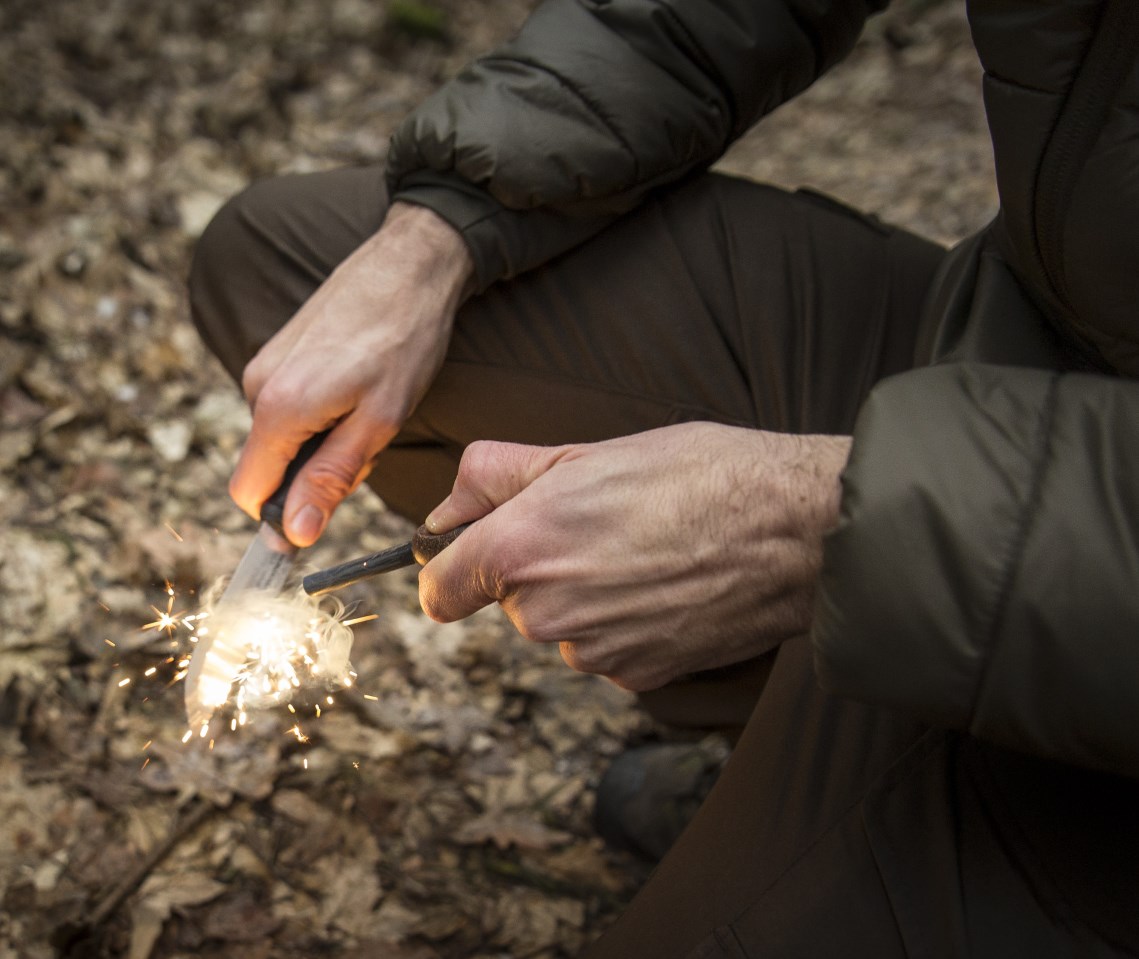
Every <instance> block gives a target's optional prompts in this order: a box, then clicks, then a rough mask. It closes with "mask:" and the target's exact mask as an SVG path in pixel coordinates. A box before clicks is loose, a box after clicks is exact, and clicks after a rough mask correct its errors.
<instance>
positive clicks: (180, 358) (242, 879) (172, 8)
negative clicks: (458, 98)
mask: <svg viewBox="0 0 1139 959" xmlns="http://www.w3.org/2000/svg"><path fill="white" fill-rule="evenodd" d="M527 7H528V4H527V3H524V2H522V0H478V2H472V0H466V2H460V0H439V3H438V4H437V6H436V7H434V8H433V9H434V10H435V11H436V14H430V11H428V15H426V16H425V15H423V14H424V8H421V7H416V6H415V5H413V4H412V3H410V2H408V0H388V2H384V0H328V2H326V3H321V4H315V3H304V2H302V0H241V2H237V0H197V2H194V3H186V4H174V3H154V2H152V0H106V2H102V3H95V4H93V3H88V2H81V0H5V2H4V4H3V7H2V8H0V90H2V91H3V96H2V97H0V341H2V345H0V524H2V527H0V528H2V529H3V533H2V543H3V549H2V550H0V821H2V822H3V823H4V827H3V829H2V830H0V897H2V898H0V959H17V957H18V959H41V957H48V956H53V955H56V954H61V955H71V956H77V957H82V956H93V957H94V956H108V957H109V956H115V957H119V956H122V957H128V959H148V957H155V959H168V957H176V956H186V955H191V954H192V955H195V956H197V957H199V959H212V957H228V956H241V957H243V959H261V957H298V959H300V957H305V959H311V957H316V956H325V957H336V959H352V957H364V956H369V957H374V956H378V957H393V959H449V957H467V956H482V957H491V956H509V957H516V959H522V957H533V959H539V957H548V959H555V957H564V956H572V955H574V954H576V953H577V952H578V951H579V949H580V948H581V947H582V945H583V944H584V943H586V942H588V941H589V940H591V939H592V938H593V937H595V936H596V935H597V934H598V933H599V932H601V931H602V930H603V929H604V928H605V926H606V925H607V924H608V923H609V922H611V921H612V919H613V918H614V917H615V916H616V915H617V914H618V913H619V911H620V909H621V907H622V905H623V904H624V903H625V902H627V901H628V899H629V898H630V896H631V895H632V894H633V893H634V892H635V890H636V888H637V886H638V885H639V884H640V883H641V882H642V881H643V879H644V877H645V874H646V871H645V867H644V866H643V865H642V864H640V863H638V862H636V861H634V860H632V859H630V858H628V857H626V856H623V855H619V854H617V853H614V852H611V851H609V850H607V849H606V848H605V847H604V846H603V845H602V844H601V842H600V841H599V840H598V839H597V838H596V837H595V836H594V835H593V831H592V828H591V825H590V811H591V802H592V798H591V797H592V790H593V787H594V786H595V785H596V783H597V781H598V778H599V776H600V774H601V773H602V771H603V770H604V768H605V765H606V763H607V762H608V761H609V759H610V758H611V757H612V756H614V755H615V754H617V753H619V752H620V751H621V750H622V749H624V748H625V747H626V746H627V745H629V744H631V743H636V742H641V741H644V740H646V739H651V738H653V737H657V736H660V735H662V734H663V733H664V731H662V730H660V729H657V728H656V727H654V726H653V725H652V724H651V723H650V722H649V721H648V720H646V719H645V718H644V717H643V716H642V715H641V714H640V713H638V711H637V709H636V706H635V703H634V701H633V699H632V697H631V696H629V695H628V694H626V693H623V692H622V691H620V690H618V689H617V688H615V687H613V686H612V685H610V684H609V683H607V682H606V681H604V680H601V679H596V678H593V677H587V676H582V675H579V674H576V673H574V672H572V671H571V670H569V669H568V668H566V667H565V666H564V665H563V664H562V663H561V661H560V659H558V657H557V652H556V650H548V649H541V648H535V647H533V646H530V645H529V644H527V643H525V642H524V641H522V640H521V639H520V638H519V637H518V636H517V635H516V634H515V633H514V632H513V630H512V628H511V627H510V625H509V623H508V622H506V620H505V619H504V618H503V617H502V616H501V614H500V613H499V612H498V611H497V610H488V611H485V612H483V613H480V614H478V615H476V616H474V617H472V618H471V619H469V620H467V621H465V622H463V623H459V624H455V625H451V626H446V627H443V626H438V625H435V624H433V623H431V622H430V621H429V620H427V619H426V618H425V617H424V616H423V615H422V613H421V612H420V611H419V609H418V604H417V598H416V582H415V576H414V574H413V573H412V572H410V571H408V572H404V573H398V574H393V575H391V576H388V577H385V578H382V579H383V581H382V582H377V581H372V583H370V584H369V585H367V586H366V587H363V586H360V587H355V588H354V591H352V592H350V593H349V599H350V601H351V602H352V603H353V605H354V615H358V616H363V615H367V614H371V613H377V614H379V615H378V618H376V619H374V620H371V621H368V622H365V623H361V624H360V625H358V626H357V627H356V628H355V643H354V646H353V650H352V661H353V663H354V665H355V668H356V670H357V672H358V674H359V679H358V683H357V685H356V686H355V687H354V688H353V689H350V690H345V691H342V692H338V693H337V694H336V696H335V699H336V701H335V704H334V705H333V706H332V707H327V706H326V708H325V709H324V711H323V715H322V716H321V717H320V718H319V719H317V718H316V710H315V705H314V704H313V703H311V702H310V703H308V705H307V706H305V707H304V709H305V710H306V711H305V712H304V718H303V720H302V724H303V727H304V733H305V734H306V739H307V741H303V742H302V741H301V740H302V737H301V736H300V735H299V734H297V733H296V732H295V731H294V730H293V727H294V726H296V725H297V722H298V719H297V716H296V715H294V714H291V713H289V712H287V711H286V710H285V709H283V708H280V709H276V710H272V711H267V712H264V713H262V714H259V715H258V716H257V717H256V719H255V721H254V722H253V723H252V724H251V725H249V726H247V727H245V728H242V729H239V730H238V731H237V732H236V733H233V734H226V735H223V736H219V737H218V738H217V740H216V743H214V746H215V748H213V749H212V750H211V749H208V748H206V746H205V745H204V744H203V743H199V742H197V741H196V740H195V741H191V742H190V743H188V744H183V742H182V735H183V733H184V731H185V718H184V713H183V706H182V695H181V688H180V686H179V684H177V683H176V682H175V681H174V677H175V674H176V672H177V666H178V662H179V660H180V659H181V657H182V656H183V655H184V654H185V653H186V651H188V650H189V649H190V648H191V647H190V631H189V629H188V628H186V627H185V626H184V625H177V626H175V628H173V629H170V630H162V629H157V628H151V629H143V628H142V627H143V626H144V624H146V623H148V622H154V621H156V620H158V619H159V618H160V616H159V614H160V613H162V612H170V613H173V614H175V617H174V618H176V619H177V618H179V617H178V615H177V614H186V615H189V614H190V613H192V612H193V611H194V609H195V607H196V603H197V597H198V596H199V594H200V593H201V591H202V590H203V588H205V587H206V586H208V585H209V584H211V583H212V582H214V581H215V580H217V579H218V577H220V576H223V575H224V574H226V573H229V572H231V571H232V569H233V567H234V565H235V563H236V561H237V559H238V558H239V557H240V555H241V552H242V550H243V548H244V546H245V544H246V543H247V542H248V540H249V539H250V537H251V535H252V532H253V526H252V524H251V523H250V521H249V520H248V519H247V518H245V517H244V516H243V515H242V514H240V513H239V511H238V510H237V509H236V507H234V506H233V505H232V503H231V502H230V501H229V499H228V497H227V496H226V482H227V479H228V476H229V473H230V471H231V469H232V466H233V464H234V461H235V456H236V453H237V451H238V449H239V448H240V445H241V443H242V440H243V437H244V434H245V431H246V429H247V428H248V422H249V419H248V413H247V411H246V409H245V406H244V403H243V401H242V399H241V397H240V395H239V393H238V391H237V389H236V388H235V387H234V385H233V384H232V383H231V382H230V381H229V380H228V378H227V377H226V375H225V374H224V373H223V371H222V369H221V367H220V366H219V365H218V364H217V363H216V361H214V360H213V359H212V358H211V357H210V356H208V355H207V354H206V352H205V351H204V349H203V347H202V346H201V345H200V343H199V342H198V339H197V337H196V334H195V332H194V330H193V328H192V326H191V324H190V323H189V321H188V317H187V308H186V303H185V296H184V289H183V282H184V277H185V275H186V271H187V264H188V261H189V256H190V254H191V251H192V249H193V244H194V241H195V238H196V237H197V236H198V235H199V234H200V233H201V231H202V229H203V227H204V226H205V224H206V222H207V221H208V219H209V217H210V216H211V215H212V214H213V212H214V211H215V210H216V209H217V208H218V206H219V205H220V204H221V203H222V202H223V201H224V199H225V198H226V197H228V196H230V195H232V194H233V193H234V192H235V191H237V190H239V189H240V188H241V187H242V186H243V185H244V184H246V183H247V182H249V181H250V180H251V179H253V178H255V177H258V176H263V175H266V174H270V173H277V172H282V171H305V170H317V169H323V168H327V167H330V166H336V165H342V164H353V163H364V162H375V161H377V160H379V159H382V157H383V154H384V151H385V149H386V141H387V137H388V135H389V133H390V131H391V129H392V127H393V125H394V124H395V123H396V122H397V121H398V120H399V119H400V117H401V116H402V115H403V114H404V113H405V112H406V111H407V110H408V109H409V108H411V107H412V106H414V105H415V103H416V102H418V101H419V100H420V99H421V98H422V97H423V96H425V95H426V94H427V93H428V92H430V91H431V90H432V89H433V88H434V87H435V86H437V85H438V84H439V83H441V82H442V81H444V80H445V79H446V78H447V77H449V76H451V75H452V74H453V73H454V72H456V71H457V70H458V69H459V67H460V66H461V65H462V64H463V63H464V62H466V61H467V60H468V59H470V58H471V57H472V56H473V55H475V54H477V53H479V52H482V51H484V50H486V49H488V48H489V47H491V46H492V45H493V44H494V43H496V42H497V41H498V40H500V39H502V38H503V37H505V36H506V35H507V34H508V33H509V32H510V31H511V30H513V29H514V28H515V27H516V26H517V24H518V23H519V22H520V21H521V19H522V18H523V16H524V15H525V13H526V10H527ZM721 166H722V167H723V168H725V169H729V170H732V171H734V172H738V173H742V174H745V175H749V176H754V177H758V178H761V179H765V180H768V181H772V182H775V183H778V184H782V185H785V186H788V187H797V186H799V185H807V186H811V187H813V188H815V189H819V190H823V191H825V192H828V193H830V194H832V195H834V196H836V197H838V198H840V199H842V200H844V201H846V202H848V203H851V204H853V205H855V206H859V207H862V208H864V209H867V210H870V211H873V212H875V213H877V214H878V215H880V216H881V217H882V218H884V219H887V220H891V221H894V222H898V223H901V224H903V225H906V226H908V227H911V228H913V229H915V230H917V231H920V232H922V233H925V234H927V235H930V236H933V237H935V238H937V239H939V240H942V241H945V242H951V241H953V240H955V239H957V238H960V237H962V236H964V235H966V234H967V233H968V232H970V231H971V230H973V229H975V228H977V227H978V226H980V225H982V224H984V223H985V222H986V221H987V220H988V219H989V218H990V217H991V216H992V214H993V212H994V210H995V202H996V201H995V190H994V186H993V175H992V169H991V155H990V149H989V145H988V140H987V137H986V134H985V126H984V118H983V110H982V107H981V101H980V68H979V65H978V63H977V60H976V55H975V54H974V52H973V50H972V47H971V45H970V43H969V40H968V30H967V26H966V24H965V19H964V13H963V8H962V5H961V4H960V3H958V2H943V3H929V2H925V3H918V2H910V3H902V4H900V6H899V7H898V8H897V9H895V10H893V11H891V12H890V13H888V14H887V15H885V16H883V17H881V18H878V19H877V20H876V21H873V22H872V24H871V25H870V27H869V28H868V30H867V33H866V36H865V38H864V39H863V41H862V42H861V43H860V44H859V46H858V47H857V49H856V50H855V51H854V53H853V54H852V56H851V57H850V58H849V60H848V61H847V62H845V63H844V64H843V65H841V66H840V67H839V68H837V69H836V70H835V71H833V73H832V74H831V75H829V76H828V77H827V78H825V79H824V80H823V81H822V82H820V83H819V84H817V85H816V87H815V88H813V89H812V90H811V91H809V93H808V94H807V95H805V96H803V97H802V98H800V99H799V100H798V101H796V102H795V103H793V104H791V105H789V106H787V107H784V108H782V109H781V110H779V111H777V112H776V114H775V115H773V116H772V117H771V118H770V119H769V120H768V121H766V122H765V123H764V124H763V125H762V126H761V128H760V129H759V130H758V131H756V132H754V133H753V134H751V135H749V136H748V137H747V138H745V139H744V140H743V141H741V142H740V143H739V144H738V145H737V146H736V147H735V148H734V149H733V150H732V152H731V153H730V154H729V156H728V157H727V158H725V160H724V161H723V162H722V164H721ZM408 533H409V528H408V527H407V526H406V524H404V523H403V521H401V520H399V519H397V518H395V517H393V516H392V515H390V514H388V513H386V512H385V510H384V507H383V504H382V503H380V502H378V501H377V500H376V499H375V498H374V497H371V496H370V495H368V494H367V493H366V492H365V493H360V494H357V495H356V496H354V497H352V498H351V499H350V500H349V502H348V503H347V504H346V505H345V506H344V508H343V509H342V510H341V511H340V512H339V513H338V514H337V516H336V518H335V520H334V522H333V525H332V528H331V529H330V531H329V532H328V534H327V535H326V536H325V537H324V539H323V540H322V541H321V543H320V544H319V545H318V546H317V547H316V548H314V549H312V550H311V551H310V554H311V555H309V556H307V557H306V563H307V564H309V565H311V566H314V567H315V566H323V565H329V564H332V563H336V562H339V561H342V560H343V559H345V558H348V557H351V556H355V555H358V554H360V553H363V552H367V551H371V550H375V549H379V548H382V547H384V546H387V545H390V544H393V543H396V542H398V541H400V540H402V539H405V538H406V537H407V535H408ZM168 604H172V605H168ZM152 608H153V609H152Z"/></svg>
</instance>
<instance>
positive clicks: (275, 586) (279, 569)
mask: <svg viewBox="0 0 1139 959" xmlns="http://www.w3.org/2000/svg"><path fill="white" fill-rule="evenodd" d="M327 436H328V431H325V432H323V433H317V434H316V435H314V436H311V437H309V439H308V440H306V441H305V443H304V444H303V445H302V446H301V448H300V449H299V450H298V451H297V455H296V457H294V459H293V461H292V462H291V463H290V464H289V466H288V468H287V469H286V470H285V476H284V478H283V479H282V480H281V485H280V486H278V487H277V489H276V490H274V492H273V494H272V495H271V496H270V497H269V498H268V499H267V500H265V502H264V503H263V504H262V506H261V525H260V527H259V528H258V530H257V534H256V535H255V536H254V537H253V541H252V542H251V543H250V544H249V546H248V548H247V549H246V550H245V554H244V555H243V556H242V557H241V562H239V563H238V564H237V568H236V569H235V570H234V571H233V576H232V577H231V578H230V581H229V583H228V584H227V585H226V588H225V590H224V592H223V593H222V595H221V598H220V599H219V600H218V602H217V604H216V605H215V606H214V615H215V616H216V615H217V613H218V612H219V611H224V609H225V607H226V606H232V605H233V604H234V603H235V602H236V600H237V599H238V598H239V597H241V596H245V595H247V594H248V593H249V592H251V591H260V592H263V593H265V594H267V595H270V596H276V595H278V594H279V593H280V592H281V590H282V589H283V588H284V585H285V583H286V582H288V579H289V573H290V572H291V571H292V568H293V563H294V561H295V559H296V555H297V552H298V549H297V547H296V546H294V545H293V544H292V543H291V542H289V539H288V537H286V536H285V532H284V528H283V525H284V518H285V499H286V498H287V497H288V495H289V489H290V487H291V486H292V485H293V480H294V479H295V478H296V476H297V474H298V473H299V472H300V470H301V467H302V466H304V464H305V463H307V462H308V461H309V459H311V458H312V455H313V454H314V453H315V452H316V451H317V449H318V448H319V447H320V444H321V443H322V442H324V439H325V437H327ZM246 652H247V651H246V649H245V648H244V646H242V644H241V643H239V642H235V641H233V639H232V638H231V637H227V636H226V635H225V634H219V633H216V632H215V631H214V630H209V629H207V630H205V631H204V633H203V634H200V635H199V637H198V644H197V646H196V647H195V648H194V652H193V654H192V655H191V657H190V665H189V666H188V668H187V670H186V678H185V681H184V685H185V698H186V717H187V719H188V721H189V724H190V729H192V730H204V729H205V728H206V727H207V726H208V725H209V721H210V719H211V718H212V716H213V714H214V712H215V710H217V708H218V707H219V706H222V705H224V704H225V702H226V700H227V699H228V698H229V690H230V687H231V686H232V685H233V681H234V679H235V678H236V677H237V674H238V672H239V671H240V669H241V667H242V666H243V665H244V663H245V657H246Z"/></svg>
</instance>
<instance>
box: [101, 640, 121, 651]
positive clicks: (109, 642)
mask: <svg viewBox="0 0 1139 959" xmlns="http://www.w3.org/2000/svg"><path fill="white" fill-rule="evenodd" d="M103 642H104V643H106V644H107V645H108V646H110V647H111V649H117V648H118V647H117V646H116V645H115V644H114V643H112V642H111V641H110V640H109V639H104V640H103Z"/></svg>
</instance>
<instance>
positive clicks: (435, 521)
mask: <svg viewBox="0 0 1139 959" xmlns="http://www.w3.org/2000/svg"><path fill="white" fill-rule="evenodd" d="M570 449H572V447H569V446H524V445H522V444H520V443H498V442H495V441H492V440H478V441H476V442H474V443H471V445H470V446H468V447H467V448H466V450H464V452H463V458H462V460H460V461H459V472H458V475H457V476H456V477H455V485H454V487H453V488H452V490H451V495H450V496H448V497H447V498H446V499H445V500H443V502H442V503H440V504H439V505H438V506H436V507H435V509H433V510H432V511H431V513H430V514H429V515H428V517H427V519H426V520H424V524H425V525H426V526H427V528H428V529H429V530H431V532H433V533H445V532H446V531H447V530H449V529H454V528H455V527H456V526H458V525H459V524H460V523H469V522H471V521H473V520H476V519H480V518H482V517H483V516H485V515H486V514H487V513H489V512H490V511H491V510H493V509H495V508H497V507H499V506H501V505H502V504H503V503H505V502H507V501H508V500H511V499H513V498H514V497H515V496H517V495H518V494H519V493H521V492H522V490H524V489H525V488H526V487H527V486H529V485H530V484H531V483H533V482H534V480H536V479H537V478H538V477H539V476H541V475H542V474H543V473H545V472H546V471H547V470H549V469H550V467H552V466H553V465H554V464H555V463H557V462H558V461H559V460H560V459H561V458H562V457H563V456H565V455H566V453H568V452H569V451H570Z"/></svg>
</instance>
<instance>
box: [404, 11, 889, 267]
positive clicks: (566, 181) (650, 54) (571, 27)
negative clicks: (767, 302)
mask: <svg viewBox="0 0 1139 959" xmlns="http://www.w3.org/2000/svg"><path fill="white" fill-rule="evenodd" d="M884 3H885V0H547V2H546V3H544V4H542V5H541V6H540V7H538V8H537V9H536V10H535V12H534V13H533V14H532V15H531V17H530V18H529V20H528V21H527V22H526V23H525V25H524V26H523V28H522V30H521V31H520V33H519V34H518V36H517V37H515V38H514V39H513V40H512V41H511V42H509V43H507V44H506V45H505V46H503V47H501V48H500V49H498V50H496V51H494V52H493V53H491V54H489V55H487V56H484V57H482V58H481V59H479V60H476V61H475V62H474V63H472V64H471V65H470V66H468V67H467V68H466V69H464V70H463V71H462V72H461V73H460V74H459V75H458V76H456V77H455V78H454V79H453V80H451V81H450V82H449V83H447V84H446V85H444V86H443V87H442V88H441V89H440V90H438V91H437V92H436V93H435V94H434V95H432V96H431V97H429V98H428V99H427V100H426V101H425V102H424V103H423V104H421V105H420V106H419V108H418V109H416V110H415V111H414V112H413V113H412V114H411V115H410V116H408V117H407V119H406V120H405V121H404V122H403V124H402V125H401V126H400V127H399V128H398V129H397V131H396V132H395V134H394V136H393V137H392V141H391V147H390V152H389V157H388V167H387V180H388V187H389V192H390V193H391V195H392V196H393V197H395V198H397V199H401V200H405V201H408V202H412V203H420V204H423V205H426V206H429V207H431V208H432V209H434V210H435V211H436V212H437V213H439V214H440V215H441V216H442V217H443V218H444V219H446V220H447V221H448V222H450V223H451V224H452V225H453V226H455V227H456V228H457V229H458V230H459V231H460V232H461V233H462V234H463V236H464V238H465V239H466V241H467V243H468V245H469V246H470V248H471V252H472V254H473V256H474V260H475V264H476V272H477V276H478V280H479V285H480V286H481V287H486V286H487V285H489V284H490V283H492V282H494V281H495V280H497V279H500V278H504V277H509V276H512V275H515V274H517V273H519V272H522V271H523V270H525V269H528V268H530V267H532V266H535V265H537V264H538V263H541V262H544V261H546V260H548V259H550V258H551V257H552V256H555V255H557V254H558V253H560V252H564V251H565V250H566V249H568V248H570V247H571V246H573V245H575V244H576V243H578V242H581V240H583V239H585V238H587V237H588V236H590V235H591V234H593V233H594V232H596V231H597V230H598V229H600V228H601V227H603V226H604V225H605V224H607V223H608V222H610V221H611V220H612V218H613V217H615V216H617V215H620V214H621V213H624V212H626V211H628V210H629V209H631V208H632V207H634V206H635V205H636V204H637V203H638V202H639V201H640V200H641V199H642V198H643V197H644V196H645V194H646V193H647V192H648V191H650V190H652V189H653V188H654V187H657V186H660V185H662V184H667V183H671V182H673V181H676V180H678V179H680V178H682V177H684V176H685V175H687V174H690V173H692V172H694V171H697V170H701V169H704V168H706V167H707V166H709V165H710V164H711V163H712V162H714V161H715V160H716V159H717V158H718V157H719V156H720V155H721V154H722V153H723V152H724V150H725V149H726V148H727V146H728V145H729V144H730V143H731V142H732V140H733V139H735V138H736V137H738V136H739V135H740V134H741V133H742V132H743V131H744V130H746V129H747V128H748V127H749V126H750V125H751V124H752V123H754V122H755V121H756V120H757V119H758V118H759V117H761V116H762V115H764V114H765V113H767V112H769V111H770V110H772V109H774V108H775V107H776V106H778V105H779V104H781V103H783V102H784V101H786V100H788V99H789V98H790V97H792V96H793V95H795V94H796V93H798V92H799V91H801V90H803V89H804V88H805V87H807V86H808V85H809V84H810V83H811V82H812V81H813V80H814V79H815V78H816V77H818V76H819V75H820V74H821V73H822V72H823V71H824V70H826V69H827V68H828V67H830V66H831V65H833V64H834V63H835V62H836V61H838V60H839V59H841V58H842V57H843V56H844V55H845V54H846V53H847V52H848V51H849V49H850V48H851V47H852V46H853V44H854V42H855V40H856V39H857V37H858V35H859V33H860V32H861V29H862V26H863V23H864V22H865V19H866V17H867V16H868V15H869V13H870V12H872V10H874V9H877V8H879V7H881V6H883V5H884Z"/></svg>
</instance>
